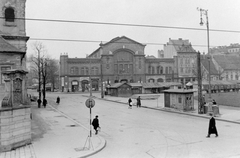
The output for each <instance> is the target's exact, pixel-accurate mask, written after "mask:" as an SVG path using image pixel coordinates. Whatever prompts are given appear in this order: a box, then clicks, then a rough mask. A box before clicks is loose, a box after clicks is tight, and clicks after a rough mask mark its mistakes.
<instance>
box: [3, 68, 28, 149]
mask: <svg viewBox="0 0 240 158" xmlns="http://www.w3.org/2000/svg"><path fill="white" fill-rule="evenodd" d="M2 74H3V76H4V81H5V96H4V98H3V100H2V104H1V108H0V152H2V151H9V150H12V149H15V148H17V147H20V146H23V145H26V144H29V143H31V118H30V115H31V107H30V106H29V105H27V103H28V101H27V89H26V74H27V72H26V71H24V70H13V69H12V70H8V71H5V72H2Z"/></svg>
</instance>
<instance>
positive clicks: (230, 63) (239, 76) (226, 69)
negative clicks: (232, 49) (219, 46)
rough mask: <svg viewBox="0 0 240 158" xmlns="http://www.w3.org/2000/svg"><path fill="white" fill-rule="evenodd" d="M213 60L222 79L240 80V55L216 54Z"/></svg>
mask: <svg viewBox="0 0 240 158" xmlns="http://www.w3.org/2000/svg"><path fill="white" fill-rule="evenodd" d="M212 61H213V63H214V65H215V67H216V69H217V71H218V73H219V78H220V79H221V80H240V57H239V56H231V55H230V56H229V55H215V56H213V60H212Z"/></svg>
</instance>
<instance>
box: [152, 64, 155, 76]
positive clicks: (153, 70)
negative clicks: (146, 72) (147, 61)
mask: <svg viewBox="0 0 240 158" xmlns="http://www.w3.org/2000/svg"><path fill="white" fill-rule="evenodd" d="M152 74H155V69H154V67H153V66H152Z"/></svg>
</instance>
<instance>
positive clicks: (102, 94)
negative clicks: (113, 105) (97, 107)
mask: <svg viewBox="0 0 240 158" xmlns="http://www.w3.org/2000/svg"><path fill="white" fill-rule="evenodd" d="M102 67H103V66H102V62H101V98H104V92H103V68H102Z"/></svg>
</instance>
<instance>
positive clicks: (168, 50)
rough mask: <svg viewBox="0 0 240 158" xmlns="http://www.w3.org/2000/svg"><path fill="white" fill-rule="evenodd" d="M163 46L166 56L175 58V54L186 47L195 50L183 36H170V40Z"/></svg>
mask: <svg viewBox="0 0 240 158" xmlns="http://www.w3.org/2000/svg"><path fill="white" fill-rule="evenodd" d="M163 48H164V50H163V52H164V58H173V57H174V56H177V52H183V51H185V50H186V49H187V50H188V51H190V52H195V50H194V49H193V48H192V45H191V43H190V42H189V40H183V39H182V38H179V39H171V38H169V42H167V44H164V46H163Z"/></svg>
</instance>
